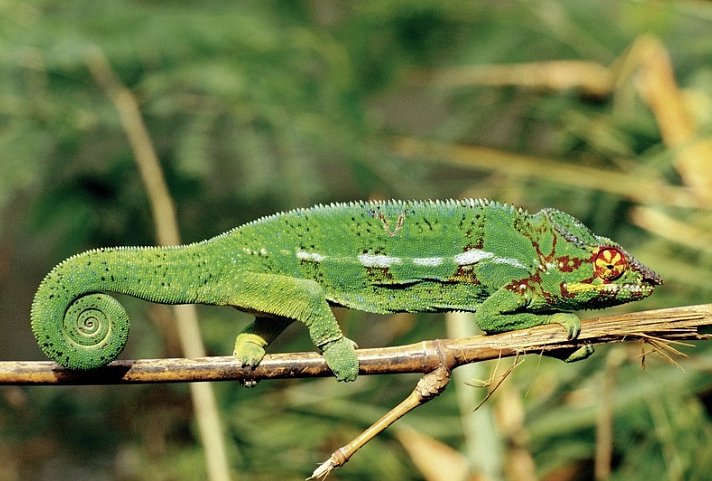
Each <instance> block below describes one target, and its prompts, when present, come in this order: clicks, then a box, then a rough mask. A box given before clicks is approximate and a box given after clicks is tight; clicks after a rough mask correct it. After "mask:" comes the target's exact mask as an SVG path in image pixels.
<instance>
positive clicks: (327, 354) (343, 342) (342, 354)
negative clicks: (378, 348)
mask: <svg viewBox="0 0 712 481" xmlns="http://www.w3.org/2000/svg"><path fill="white" fill-rule="evenodd" d="M321 349H322V351H321V352H322V355H323V356H324V359H325V360H326V364H327V365H328V366H329V369H331V371H332V372H333V373H334V376H336V380H337V381H345V382H349V381H353V380H355V379H356V377H357V376H358V359H357V357H356V351H355V349H356V344H355V343H354V342H353V341H352V340H351V339H348V338H346V337H342V338H340V339H337V340H336V341H331V342H328V343H326V344H325V345H323V346H322V348H321Z"/></svg>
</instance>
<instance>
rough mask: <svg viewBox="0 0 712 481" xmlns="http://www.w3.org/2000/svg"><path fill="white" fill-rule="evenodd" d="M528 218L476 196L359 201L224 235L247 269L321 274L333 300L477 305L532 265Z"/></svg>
mask: <svg viewBox="0 0 712 481" xmlns="http://www.w3.org/2000/svg"><path fill="white" fill-rule="evenodd" d="M530 220H531V217H530V216H528V215H527V214H525V213H523V212H521V211H518V210H516V209H514V208H512V207H509V206H502V205H500V204H495V203H491V202H486V201H479V200H472V199H469V200H462V201H442V202H440V201H435V202H430V201H425V202H417V201H412V202H400V201H388V202H358V203H349V204H332V205H329V206H317V207H314V208H311V209H301V210H296V211H291V212H287V213H284V214H277V215H274V216H270V217H266V218H263V219H260V220H257V221H255V222H252V223H250V224H247V225H245V226H242V227H240V228H238V229H236V230H234V231H231V232H229V233H227V234H226V236H225V237H227V238H226V239H224V240H226V241H228V238H229V242H230V243H232V244H233V248H232V249H233V252H234V251H235V250H237V251H238V252H239V253H240V256H241V258H242V261H243V262H245V263H247V264H248V267H247V268H248V269H249V270H255V271H259V272H269V273H280V274H284V275H288V276H292V277H300V278H308V279H314V280H316V281H317V282H318V283H319V284H320V285H322V286H323V287H324V289H325V290H326V294H327V299H328V300H329V301H330V302H332V303H334V304H339V305H344V306H346V307H351V308H356V309H360V310H365V311H370V312H381V313H385V312H396V311H442V310H454V309H458V310H475V309H476V308H477V305H478V304H479V303H480V302H481V301H482V300H483V299H484V298H486V297H487V296H488V295H489V294H491V293H492V292H493V291H494V290H496V289H497V288H498V287H501V285H502V280H503V279H512V278H516V277H517V276H519V277H523V276H526V275H527V273H529V272H530V271H531V270H532V267H531V262H532V261H533V260H535V259H536V253H535V252H534V249H533V247H532V242H531V240H530V239H529V238H527V237H526V236H524V235H522V234H521V232H520V231H521V230H522V228H523V226H525V227H526V226H529V222H530ZM221 237H222V236H221ZM216 240H217V239H216Z"/></svg>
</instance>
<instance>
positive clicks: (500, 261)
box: [492, 257, 527, 269]
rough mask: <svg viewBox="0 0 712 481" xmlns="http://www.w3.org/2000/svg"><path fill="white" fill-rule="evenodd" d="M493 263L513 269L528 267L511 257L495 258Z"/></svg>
mask: <svg viewBox="0 0 712 481" xmlns="http://www.w3.org/2000/svg"><path fill="white" fill-rule="evenodd" d="M492 262H493V263H495V264H507V265H510V266H512V267H518V268H520V269H526V268H527V266H525V265H524V264H522V263H521V262H520V261H518V260H517V259H512V258H511V257H495V258H494V259H492Z"/></svg>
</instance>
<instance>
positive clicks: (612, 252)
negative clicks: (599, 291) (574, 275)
mask: <svg viewBox="0 0 712 481" xmlns="http://www.w3.org/2000/svg"><path fill="white" fill-rule="evenodd" d="M593 267H594V269H595V271H596V276H598V277H600V278H601V279H603V280H604V281H615V280H616V279H618V278H619V277H620V276H622V275H623V273H624V272H625V270H626V269H627V268H628V259H626V258H625V254H623V253H622V252H621V251H619V250H618V249H616V248H615V247H603V248H601V250H599V251H598V254H597V255H596V259H595V260H594V261H593Z"/></svg>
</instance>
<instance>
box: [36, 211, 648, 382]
mask: <svg viewBox="0 0 712 481" xmlns="http://www.w3.org/2000/svg"><path fill="white" fill-rule="evenodd" d="M659 284H662V280H661V278H660V277H659V276H658V275H657V274H656V273H655V272H653V271H652V270H651V269H649V268H647V267H646V266H644V265H643V264H641V263H640V262H638V261H637V260H635V259H634V258H633V257H632V256H631V255H630V254H628V252H626V251H625V250H624V249H623V248H622V247H621V246H620V245H618V244H617V243H615V242H613V241H611V240H609V239H607V238H605V237H600V236H597V235H595V234H593V233H592V232H591V231H590V230H589V229H588V228H587V227H585V226H584V225H583V224H582V223H581V222H579V221H578V220H576V219H575V218H573V217H571V216H569V215H568V214H565V213H563V212H561V211H558V210H555V209H544V210H541V211H539V212H537V213H536V214H529V213H527V212H525V211H523V210H521V209H517V208H514V207H511V206H508V205H502V204H498V203H495V202H490V201H485V200H479V199H466V200H445V201H386V202H353V203H344V204H331V205H327V206H316V207H312V208H309V209H298V210H293V211H290V212H286V213H280V214H275V215H272V216H268V217H264V218H261V219H259V220H256V221H253V222H250V223H248V224H245V225H243V226H240V227H237V228H235V229H233V230H231V231H228V232H226V233H224V234H222V235H219V236H217V237H213V238H212V239H208V240H206V241H203V242H199V243H194V244H189V245H184V246H175V247H117V248H102V249H96V250H90V251H87V252H84V253H82V254H78V255H75V256H73V257H70V258H69V259H67V260H65V261H64V262H62V263H61V264H59V265H58V266H56V267H55V268H54V269H53V270H52V271H51V272H50V273H49V274H48V275H47V276H46V277H45V279H44V280H43V281H42V283H41V284H40V286H39V288H38V290H37V293H36V295H35V298H34V301H33V304H32V313H31V318H32V330H33V332H34V334H35V337H36V338H37V342H38V343H39V346H40V347H41V349H42V350H43V351H44V352H45V354H47V356H49V357H50V358H51V359H53V360H54V361H56V362H57V363H59V364H60V365H62V366H64V367H67V368H71V369H92V368H97V367H101V366H104V365H106V364H108V363H109V362H111V361H112V360H114V359H116V357H117V356H118V355H119V354H120V352H121V351H122V349H123V348H124V345H125V343H126V341H127V337H128V329H129V322H128V316H127V314H126V311H125V310H124V309H123V308H122V307H121V305H120V304H119V303H118V301H116V300H115V299H114V298H113V297H111V296H109V295H107V294H105V293H106V292H111V293H119V294H127V295H130V296H134V297H137V298H140V299H144V300H147V301H152V302H157V303H165V304H212V305H223V306H232V307H235V308H237V309H240V310H242V311H247V312H251V313H254V314H255V320H254V322H253V323H252V324H251V325H250V326H248V327H247V329H245V330H244V331H243V332H242V333H241V334H239V335H238V336H237V339H236V341H235V351H234V355H235V356H236V357H237V358H238V359H239V360H240V361H241V362H242V363H243V365H249V366H256V365H257V364H259V362H260V361H261V359H262V357H263V356H264V354H265V347H266V346H267V345H268V344H269V343H270V342H271V341H272V340H273V339H274V338H275V337H276V336H277V335H278V334H279V333H280V332H282V331H283V330H284V329H285V328H286V327H287V326H288V325H289V324H290V323H291V322H292V321H294V320H297V321H301V322H302V323H304V324H305V325H306V326H307V328H308V330H309V335H310V337H311V340H312V341H313V343H314V344H315V345H316V346H317V347H318V348H319V349H320V350H321V351H322V353H323V355H324V357H325V359H326V362H327V364H328V365H329V367H330V368H331V370H332V371H333V373H334V374H335V376H336V378H337V379H338V380H340V381H351V380H353V379H355V378H356V376H357V374H358V361H357V358H356V354H355V352H354V343H353V342H352V341H350V340H349V339H347V338H346V337H344V335H343V334H342V332H341V330H340V328H339V326H338V324H337V323H336V320H335V318H334V315H333V313H332V311H331V306H344V307H348V308H352V309H358V310H362V311H368V312H373V313H380V314H386V313H393V312H403V311H405V312H441V311H453V310H461V311H474V312H475V315H474V317H475V320H476V322H477V324H478V326H479V327H480V328H481V329H482V330H483V331H485V332H487V333H493V332H503V331H509V330H514V329H522V328H528V327H533V326H537V325H541V324H548V323H558V324H561V325H562V326H563V327H564V328H565V329H566V331H567V332H568V335H569V337H570V338H575V337H577V336H578V334H579V330H580V322H579V319H578V317H577V316H576V315H575V314H573V313H572V312H571V311H576V310H579V309H592V308H602V307H606V306H612V305H616V304H622V303H625V302H629V301H635V300H638V299H642V298H644V297H647V296H649V295H650V294H651V293H652V292H653V290H654V288H655V286H656V285H659Z"/></svg>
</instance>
